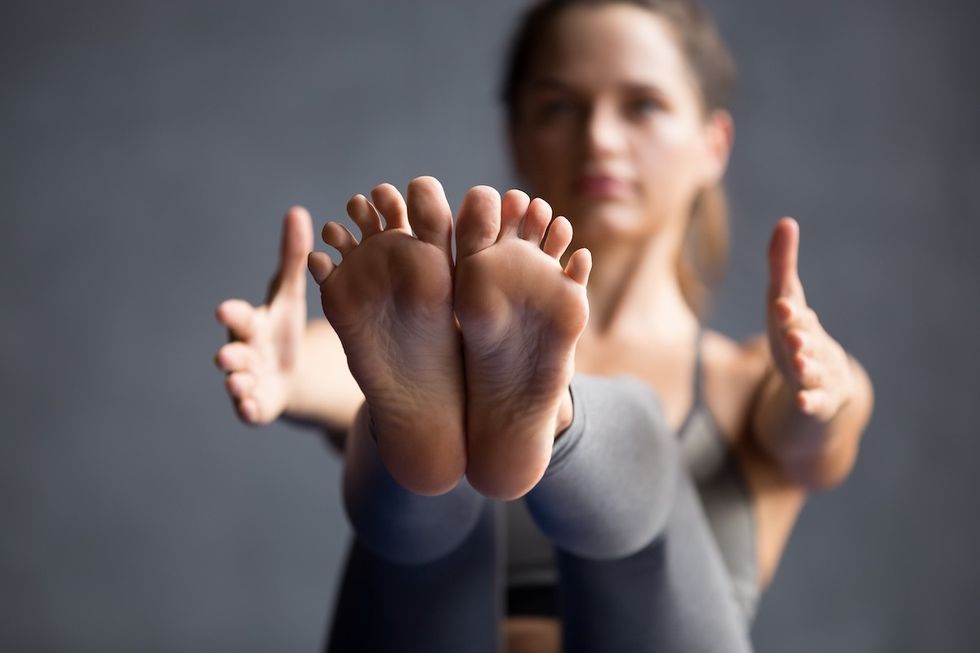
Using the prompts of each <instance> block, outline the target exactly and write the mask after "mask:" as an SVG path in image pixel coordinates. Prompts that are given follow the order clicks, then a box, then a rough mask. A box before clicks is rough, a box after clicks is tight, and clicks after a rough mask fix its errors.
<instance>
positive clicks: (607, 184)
mask: <svg viewBox="0 0 980 653" xmlns="http://www.w3.org/2000/svg"><path fill="white" fill-rule="evenodd" d="M626 189H627V185H626V182H625V181H623V180H622V179H620V178H618V177H613V176H611V175H602V174H587V175H582V176H581V177H579V178H578V179H576V180H575V191H576V192H577V193H579V194H581V195H584V196H586V197H591V198H594V199H617V198H620V197H622V196H623V195H624V194H625V192H626Z"/></svg>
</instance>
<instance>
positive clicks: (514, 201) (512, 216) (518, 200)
mask: <svg viewBox="0 0 980 653" xmlns="http://www.w3.org/2000/svg"><path fill="white" fill-rule="evenodd" d="M530 203H531V198H530V197H528V196H527V193H525V192H524V191H522V190H517V189H512V190H509V191H507V192H506V193H504V196H503V197H502V198H501V199H500V235H499V238H513V237H515V236H517V229H518V227H520V224H521V218H523V217H524V214H525V213H527V207H528V205H530Z"/></svg>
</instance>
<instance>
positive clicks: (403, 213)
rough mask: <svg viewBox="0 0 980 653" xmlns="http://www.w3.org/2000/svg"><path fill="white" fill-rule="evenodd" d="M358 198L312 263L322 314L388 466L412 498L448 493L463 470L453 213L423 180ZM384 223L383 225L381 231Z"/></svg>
mask: <svg viewBox="0 0 980 653" xmlns="http://www.w3.org/2000/svg"><path fill="white" fill-rule="evenodd" d="M371 200H372V201H370V202H369V201H368V200H367V198H365V197H364V196H363V195H355V196H354V197H353V198H351V200H350V202H348V204H347V212H348V215H350V217H351V219H352V220H353V221H354V222H355V223H356V224H357V226H358V228H359V229H360V231H361V240H360V241H358V240H357V239H356V238H355V237H354V236H353V234H351V232H350V231H348V230H347V229H346V228H345V227H344V226H343V225H341V224H339V223H337V222H329V223H327V225H326V226H324V228H323V240H324V242H326V244H328V245H330V246H331V247H334V248H335V249H337V250H338V251H339V252H340V254H341V256H342V261H341V262H340V263H339V264H337V265H334V264H333V263H332V262H331V260H330V258H329V257H328V256H327V255H326V254H324V253H323V252H315V253H313V254H311V255H310V259H309V267H310V272H311V273H312V274H313V277H314V279H315V280H316V282H317V284H318V285H319V286H320V297H321V302H322V305H323V313H324V315H325V316H326V318H327V319H328V320H329V321H330V324H331V325H332V326H333V328H334V329H335V330H336V332H337V334H338V336H339V337H340V340H341V342H342V343H343V346H344V351H345V353H346V354H347V363H348V366H349V367H350V371H351V374H352V375H353V376H354V379H355V380H356V381H357V383H358V385H359V386H360V388H361V391H362V392H363V393H364V397H365V400H366V403H367V410H368V413H369V416H370V423H371V424H372V426H373V432H374V435H375V437H376V440H377V443H378V450H379V453H380V456H381V460H382V463H383V464H384V465H385V467H386V468H387V469H388V472H389V473H390V474H391V475H392V477H393V478H394V479H395V480H396V481H397V482H398V483H399V484H401V485H402V486H404V487H405V488H407V489H409V490H410V491H412V492H415V493H417V494H423V495H437V494H442V493H445V492H448V491H449V490H451V489H452V488H453V487H455V486H456V484H457V483H458V482H459V480H460V479H461V478H462V476H463V474H464V472H465V468H466V448H465V446H466V445H465V435H464V430H463V429H464V424H463V414H464V413H463V411H464V408H465V406H464V394H463V393H464V379H463V367H462V356H461V344H460V334H459V329H458V327H457V325H456V321H455V318H454V316H453V261H452V251H451V243H452V228H453V227H452V212H451V210H450V208H449V204H448V202H447V201H446V195H445V193H444V192H443V189H442V186H441V185H440V184H439V182H438V181H436V180H435V179H433V178H431V177H419V178H417V179H414V180H413V181H412V182H411V183H410V184H409V186H408V192H407V201H406V199H404V198H403V197H402V195H401V194H400V193H399V192H398V190H397V189H396V188H395V187H394V186H392V185H390V184H382V185H380V186H378V187H376V188H375V189H374V190H373V191H372V192H371ZM382 218H383V220H384V224H382Z"/></svg>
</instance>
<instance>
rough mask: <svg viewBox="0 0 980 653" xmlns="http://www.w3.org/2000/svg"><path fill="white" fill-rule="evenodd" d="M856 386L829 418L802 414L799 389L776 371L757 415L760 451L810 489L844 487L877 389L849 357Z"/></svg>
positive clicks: (755, 425) (767, 383)
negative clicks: (798, 401)
mask: <svg viewBox="0 0 980 653" xmlns="http://www.w3.org/2000/svg"><path fill="white" fill-rule="evenodd" d="M848 362H849V366H850V370H851V374H852V379H853V388H852V390H851V392H849V393H848V394H849V396H848V399H847V400H846V401H844V402H843V403H842V404H841V406H840V407H839V409H838V410H837V412H836V413H835V414H834V415H833V416H832V417H830V418H829V419H820V418H818V417H814V416H812V415H809V414H807V413H805V412H804V411H802V410H801V409H800V407H799V404H798V403H797V397H796V394H797V390H796V389H795V388H793V387H792V386H791V385H790V384H789V383H787V382H786V381H785V379H784V378H783V376H782V375H781V374H780V373H779V372H778V371H777V370H775V369H773V370H771V371H770V373H769V375H768V376H767V378H766V380H765V382H764V383H763V387H762V391H761V394H760V397H759V399H758V401H757V404H756V409H755V411H754V416H753V424H752V426H753V429H752V430H753V433H754V434H755V437H756V440H757V442H758V444H759V445H760V447H761V448H762V449H763V450H764V451H765V452H766V453H767V454H768V455H769V456H770V457H771V458H772V459H774V460H775V461H776V462H777V463H778V464H779V465H780V467H781V468H782V469H783V471H784V473H785V474H786V476H787V477H788V478H790V479H791V480H793V481H794V482H796V483H798V484H799V485H801V486H803V487H806V488H809V489H827V488H831V487H834V486H836V485H838V484H840V483H841V482H842V481H843V480H844V479H845V478H846V477H847V475H848V474H849V472H850V470H851V468H852V467H853V465H854V461H855V459H856V457H857V451H858V444H859V441H860V437H861V433H862V431H863V430H864V427H865V426H866V424H867V422H868V419H869V417H870V415H871V406H872V402H873V399H872V388H871V382H870V380H869V379H868V375H867V373H866V372H865V371H864V369H863V368H862V367H861V365H860V364H859V363H858V362H857V361H856V360H854V359H853V358H850V357H848Z"/></svg>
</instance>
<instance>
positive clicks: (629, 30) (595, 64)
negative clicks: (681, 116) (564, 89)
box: [530, 4, 691, 92]
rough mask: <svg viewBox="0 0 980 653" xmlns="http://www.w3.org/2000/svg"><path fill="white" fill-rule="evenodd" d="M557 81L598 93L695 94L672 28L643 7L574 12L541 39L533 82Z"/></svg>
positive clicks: (566, 13) (556, 22) (568, 12)
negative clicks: (613, 89) (636, 89)
mask: <svg viewBox="0 0 980 653" xmlns="http://www.w3.org/2000/svg"><path fill="white" fill-rule="evenodd" d="M541 79H558V80H560V81H561V82H562V83H566V84H568V85H570V86H575V87H580V88H588V89H593V88H595V89H598V88H603V87H606V86H621V85H623V84H649V85H654V86H657V87H659V88H662V89H663V90H665V91H668V92H669V91H671V90H675V91H677V92H682V90H683V89H684V88H685V87H687V90H690V86H691V80H690V76H689V74H688V70H687V66H686V63H685V61H684V56H683V54H682V53H681V50H680V48H679V46H678V42H677V37H676V36H675V33H674V30H673V28H672V27H671V26H670V24H669V23H668V22H667V21H666V20H665V19H664V18H662V17H660V16H658V15H657V14H655V13H654V12H652V11H650V10H648V9H644V8H642V7H636V6H631V5H627V4H613V5H607V6H604V7H573V8H571V9H567V10H566V11H564V12H562V13H561V14H560V15H559V16H558V17H557V18H556V19H555V20H554V21H553V22H552V24H551V25H550V26H549V28H548V30H547V31H546V32H545V33H544V34H543V35H542V42H541V45H540V50H539V51H538V54H537V56H536V57H535V60H534V63H533V64H532V70H531V75H530V81H531V82H532V84H533V83H534V82H535V81H539V80H541Z"/></svg>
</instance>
